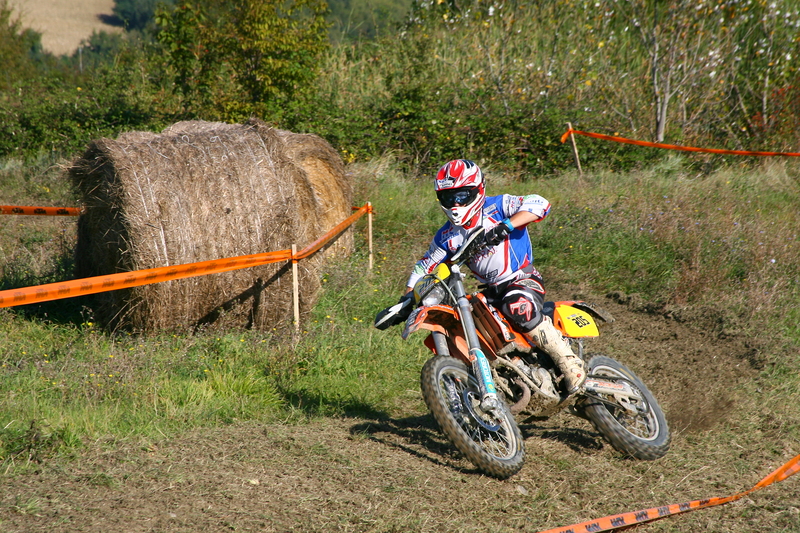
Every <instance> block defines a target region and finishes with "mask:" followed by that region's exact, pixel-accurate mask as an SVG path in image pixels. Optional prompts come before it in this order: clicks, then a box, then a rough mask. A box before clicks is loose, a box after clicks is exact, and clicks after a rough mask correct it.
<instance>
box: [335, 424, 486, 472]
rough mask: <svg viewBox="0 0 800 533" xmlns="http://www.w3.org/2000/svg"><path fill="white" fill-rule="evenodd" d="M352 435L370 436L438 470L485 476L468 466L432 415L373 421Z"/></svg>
mask: <svg viewBox="0 0 800 533" xmlns="http://www.w3.org/2000/svg"><path fill="white" fill-rule="evenodd" d="M350 433H351V434H352V435H366V436H368V437H369V438H370V439H372V440H373V441H375V442H379V443H381V444H384V445H386V446H389V447H391V448H395V449H397V450H401V451H403V452H405V453H407V454H409V455H412V456H414V457H417V458H419V459H423V460H425V461H428V462H430V463H433V464H435V465H438V466H444V467H447V468H452V469H454V470H457V471H459V472H462V473H465V474H481V475H482V472H481V471H480V470H478V469H477V468H475V467H474V466H472V465H470V464H469V463H467V462H466V461H465V460H464V459H463V457H462V456H461V454H460V453H459V452H458V450H456V448H455V446H453V444H452V443H451V442H450V441H448V440H447V439H446V438H445V437H444V435H443V434H442V433H441V432H440V431H439V427H438V426H437V425H436V422H435V420H434V419H433V417H432V416H431V415H422V416H412V417H407V418H400V419H391V418H383V419H377V420H370V421H366V422H362V423H360V424H356V425H354V426H353V427H351V428H350ZM467 465H468V466H467Z"/></svg>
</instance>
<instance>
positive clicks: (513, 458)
mask: <svg viewBox="0 0 800 533" xmlns="http://www.w3.org/2000/svg"><path fill="white" fill-rule="evenodd" d="M420 384H421V388H422V397H423V399H424V400H425V403H426V404H427V406H428V408H429V409H430V411H431V414H433V417H434V418H435V419H436V422H437V423H438V424H439V427H440V428H441V430H442V432H443V433H444V434H445V435H446V436H447V438H449V439H450V441H451V442H452V443H453V444H454V445H455V446H456V448H458V450H459V451H460V452H461V453H463V454H464V456H465V457H466V458H467V459H468V460H469V461H470V462H472V463H473V464H474V465H475V466H477V467H478V468H479V469H480V470H481V471H483V472H485V473H486V474H488V475H490V476H493V477H496V478H500V479H505V478H508V477H510V476H513V475H514V474H516V473H517V472H519V471H520V469H521V468H522V465H523V463H524V461H525V445H524V441H523V440H522V433H521V432H520V430H519V427H518V426H517V424H516V421H515V420H514V417H513V415H512V414H511V411H509V409H508V406H506V405H505V404H503V406H502V408H501V410H500V414H499V416H498V417H494V416H489V415H486V414H485V413H483V412H482V411H481V410H480V408H479V407H478V406H477V404H476V402H475V401H471V402H470V405H466V404H465V401H468V400H465V397H467V398H472V399H473V400H474V399H477V398H479V397H480V393H479V392H478V382H477V381H476V379H475V377H474V376H473V375H471V373H470V372H469V371H468V370H467V366H466V365H465V364H464V363H463V362H461V361H460V360H458V359H454V358H452V357H449V356H445V355H437V356H434V357H432V358H431V359H429V360H428V361H427V362H426V363H425V366H423V368H422V375H421V378H420ZM476 417H478V418H481V420H482V421H483V422H484V424H481V422H480V421H478V420H477V419H476ZM487 426H491V427H495V426H496V427H497V429H496V431H492V430H490V429H487Z"/></svg>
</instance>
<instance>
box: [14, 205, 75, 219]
mask: <svg viewBox="0 0 800 533" xmlns="http://www.w3.org/2000/svg"><path fill="white" fill-rule="evenodd" d="M81 211H83V209H82V208H80V207H28V206H22V205H0V215H44V216H62V217H76V216H78V215H80V214H81Z"/></svg>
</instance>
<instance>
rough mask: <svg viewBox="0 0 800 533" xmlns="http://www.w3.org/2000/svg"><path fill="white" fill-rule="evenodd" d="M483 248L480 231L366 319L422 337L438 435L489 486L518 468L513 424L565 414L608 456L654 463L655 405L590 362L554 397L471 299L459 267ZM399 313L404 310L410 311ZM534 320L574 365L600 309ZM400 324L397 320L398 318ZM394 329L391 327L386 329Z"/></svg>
mask: <svg viewBox="0 0 800 533" xmlns="http://www.w3.org/2000/svg"><path fill="white" fill-rule="evenodd" d="M485 246H486V244H485V241H484V232H483V229H482V228H479V230H478V231H476V232H474V233H473V234H471V235H470V236H469V237H468V238H467V240H466V242H465V243H464V245H463V246H462V247H461V248H460V249H459V251H458V252H457V253H456V254H455V255H454V256H453V257H452V258H451V260H450V266H449V267H448V266H447V265H446V264H444V263H442V264H440V265H438V267H437V268H436V269H435V271H434V272H432V273H430V274H428V275H426V276H424V277H423V278H421V279H420V280H419V281H418V282H417V283H416V285H415V287H414V291H413V299H412V298H411V293H409V296H408V297H407V298H405V299H403V300H401V302H400V303H398V304H397V305H395V306H393V307H392V308H389V309H387V310H385V311H384V312H383V313H382V314H379V315H378V317H377V318H376V327H380V325H379V324H380V322H385V321H386V320H391V317H392V316H393V313H394V316H398V315H399V316H401V317H402V316H405V315H408V318H407V320H406V321H405V329H404V330H403V333H402V336H403V338H404V339H407V338H408V336H409V335H410V334H411V333H413V332H415V331H418V330H428V331H430V332H431V333H430V335H429V336H428V337H427V338H426V339H425V345H426V346H427V347H428V348H429V349H430V350H431V351H433V352H434V354H435V355H434V357H432V358H431V359H429V360H428V361H427V362H426V363H425V365H424V366H423V368H422V375H421V379H420V383H421V388H422V396H423V399H424V400H425V403H426V404H427V406H428V408H429V409H430V411H431V413H432V414H433V416H434V418H435V419H436V422H437V423H438V425H439V427H440V428H441V430H442V432H443V433H444V434H445V435H446V436H447V437H448V438H449V439H450V440H451V441H452V442H453V444H454V445H455V446H456V448H458V450H459V451H460V452H461V453H463V454H464V456H466V458H467V459H468V460H469V461H471V462H472V463H473V464H474V465H475V466H477V467H478V468H479V469H480V470H481V471H483V472H485V473H486V474H489V475H491V476H494V477H497V478H507V477H510V476H512V475H514V474H516V473H517V472H519V470H520V469H521V468H522V466H523V463H524V461H525V447H524V441H523V439H522V434H521V432H520V429H519V426H518V425H517V422H516V420H515V417H516V416H521V417H522V416H524V417H526V418H527V419H531V418H534V419H535V418H539V419H543V418H547V417H549V416H552V415H554V414H555V413H557V412H559V411H561V410H563V409H568V410H569V411H570V412H571V413H572V414H574V415H576V416H579V417H582V418H585V419H587V420H589V422H591V423H592V425H593V426H594V427H595V429H597V431H598V432H599V433H600V434H601V435H602V436H603V437H604V438H605V439H606V440H607V441H608V442H609V443H610V444H611V445H612V446H613V447H614V448H615V449H616V450H618V451H620V452H622V453H625V454H627V455H630V456H632V457H634V458H637V459H643V460H653V459H658V458H660V457H663V456H664V455H665V454H666V453H667V451H668V449H669V444H670V434H669V428H668V426H667V421H666V419H665V417H664V414H663V412H662V411H661V408H660V407H659V405H658V403H657V402H656V399H655V398H654V397H653V395H652V393H651V392H650V391H649V390H648V388H647V387H646V386H645V384H644V383H642V381H641V380H640V379H639V378H638V377H637V376H636V374H634V373H633V371H631V370H630V369H628V368H627V367H626V366H625V365H623V364H621V363H619V362H617V361H615V360H614V359H612V358H610V357H606V356H603V355H595V356H593V357H591V359H589V362H588V364H587V379H586V382H585V384H584V386H583V387H582V389H581V390H580V391H579V392H578V393H576V394H574V395H572V396H569V395H567V394H566V393H565V392H563V391H562V386H561V381H562V380H563V376H562V375H561V373H560V371H559V370H558V367H557V366H556V365H555V364H554V363H553V361H552V360H551V359H550V357H549V356H548V355H547V353H546V352H544V351H543V350H541V349H539V348H538V347H537V346H535V345H534V344H533V343H532V342H531V341H530V340H529V339H528V337H526V336H525V335H523V334H522V333H520V332H518V331H515V330H514V328H513V327H512V325H511V323H510V322H509V321H508V320H507V319H506V318H505V317H504V316H503V315H502V314H501V313H500V312H499V311H498V310H497V309H496V308H495V307H494V306H493V305H492V304H491V303H490V301H489V300H488V299H487V297H486V296H485V295H484V294H483V293H482V292H480V291H478V292H474V293H472V294H467V293H466V288H465V284H464V279H465V274H464V273H462V267H463V266H464V265H465V263H467V261H468V260H469V259H470V258H471V257H472V256H473V255H475V254H476V253H478V252H479V251H480V250H481V249H483V248H484V247H485ZM408 306H415V307H413V311H410V314H408V311H409V310H410V309H409V308H408ZM543 311H544V313H545V314H546V315H548V316H550V317H551V319H552V320H553V323H554V325H555V326H556V328H557V329H559V330H560V331H561V332H562V333H563V334H564V336H565V337H566V338H568V339H570V342H571V343H572V347H573V351H574V352H575V353H576V355H578V356H579V357H581V358H582V359H584V358H585V357H584V349H583V341H584V339H585V338H590V337H596V336H598V335H599V330H598V327H597V320H599V321H603V322H611V321H613V318H612V317H611V316H610V315H609V314H608V313H606V312H604V311H603V310H601V309H599V308H597V307H596V306H593V305H591V304H589V303H587V302H582V301H561V302H547V303H546V304H545V308H544V310H543ZM400 320H402V318H400ZM395 323H397V322H395Z"/></svg>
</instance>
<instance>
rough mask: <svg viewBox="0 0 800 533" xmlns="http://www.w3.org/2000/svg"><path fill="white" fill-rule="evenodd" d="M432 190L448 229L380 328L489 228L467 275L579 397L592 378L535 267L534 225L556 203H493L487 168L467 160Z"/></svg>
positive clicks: (447, 170) (400, 317)
mask: <svg viewBox="0 0 800 533" xmlns="http://www.w3.org/2000/svg"><path fill="white" fill-rule="evenodd" d="M434 188H435V190H436V196H437V197H438V199H439V204H440V205H441V208H442V210H443V211H444V213H445V215H447V219H448V222H447V223H446V224H445V225H444V226H442V227H441V228H440V229H439V231H437V232H436V235H435V236H434V238H433V242H431V245H430V248H429V249H428V251H427V252H425V255H423V256H422V258H421V259H420V260H419V261H417V263H416V265H415V266H414V268H413V271H412V272H411V276H410V277H409V278H408V282H407V283H406V285H407V287H406V292H405V294H404V295H403V297H402V298H401V299H400V304H403V305H395V306H393V307H391V308H387V309H385V310H383V311H381V312H380V313H378V316H377V317H376V318H375V326H376V327H377V328H379V329H386V328H387V327H389V326H392V325H394V324H399V323H402V322H404V321H405V319H406V318H407V317H408V316H409V314H410V313H411V310H412V307H413V306H412V305H409V304H410V303H411V298H412V295H411V291H412V290H413V287H414V284H415V283H416V282H417V281H418V280H419V279H420V278H421V277H422V276H424V275H425V274H428V273H430V272H433V270H434V269H435V268H436V266H437V265H438V264H439V263H441V262H443V261H447V260H448V259H449V258H450V257H451V256H452V255H453V254H455V253H456V252H457V251H458V249H459V247H460V246H461V244H462V243H463V242H464V240H465V239H466V238H467V236H468V235H469V234H470V233H471V232H472V230H474V229H475V228H476V227H478V226H483V228H484V229H485V231H486V233H485V238H486V248H485V249H484V250H483V252H482V253H480V254H478V255H477V256H476V257H474V258H472V259H471V260H470V262H469V263H468V265H469V268H470V269H471V270H472V272H473V273H474V274H475V276H476V277H477V278H478V281H480V282H481V283H483V284H485V285H487V286H488V288H487V289H486V290H484V294H485V295H486V296H487V298H489V299H490V300H491V301H494V302H496V303H497V304H498V306H499V308H500V311H501V312H502V313H503V315H505V316H506V317H507V318H508V319H509V320H510V321H511V322H512V323H513V324H514V326H515V327H516V329H517V330H518V331H520V332H522V333H524V334H525V335H526V336H527V337H528V338H529V339H530V340H531V341H533V342H534V343H535V344H536V345H537V346H539V348H541V349H542V350H544V351H545V352H547V354H548V355H549V356H550V357H551V358H552V360H553V362H554V363H555V364H556V365H558V368H559V369H560V370H561V372H562V373H563V375H564V383H565V389H566V392H567V393H568V394H570V395H571V394H574V393H576V392H577V391H578V390H580V388H581V386H582V385H583V383H584V381H586V371H585V369H584V365H583V361H582V360H581V358H579V357H577V356H576V355H575V354H574V353H573V351H572V348H571V347H570V344H569V341H567V340H566V339H565V338H564V337H563V336H562V335H561V333H560V332H559V331H558V330H557V329H556V328H555V326H554V325H553V322H552V320H551V319H550V318H549V317H547V316H545V315H544V314H543V313H542V308H543V304H544V294H545V290H544V285H543V281H542V277H541V274H539V271H538V270H536V268H534V266H533V250H532V246H531V240H530V237H529V236H528V229H527V226H528V224H530V223H531V222H539V221H540V220H542V219H543V218H544V217H546V216H547V213H548V212H549V211H550V203H549V202H548V201H547V200H545V199H544V198H542V197H541V196H539V195H538V194H532V195H528V196H513V195H508V194H503V195H499V196H489V197H487V196H486V190H485V180H484V177H483V173H482V172H481V169H480V168H478V165H476V164H475V163H473V162H472V161H469V160H467V159H456V160H453V161H450V162H448V163H446V164H445V165H444V166H443V167H442V168H441V169H439V172H438V174H437V175H436V180H435V182H434Z"/></svg>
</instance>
